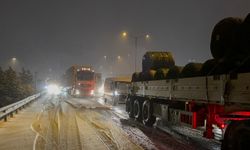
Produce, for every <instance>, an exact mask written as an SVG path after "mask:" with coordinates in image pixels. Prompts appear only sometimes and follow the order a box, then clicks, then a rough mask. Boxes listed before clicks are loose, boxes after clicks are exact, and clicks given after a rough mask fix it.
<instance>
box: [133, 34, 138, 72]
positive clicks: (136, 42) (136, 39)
mask: <svg viewBox="0 0 250 150" xmlns="http://www.w3.org/2000/svg"><path fill="white" fill-rule="evenodd" d="M134 38H135V72H136V70H137V69H136V67H137V44H138V37H137V36H136V37H134Z"/></svg>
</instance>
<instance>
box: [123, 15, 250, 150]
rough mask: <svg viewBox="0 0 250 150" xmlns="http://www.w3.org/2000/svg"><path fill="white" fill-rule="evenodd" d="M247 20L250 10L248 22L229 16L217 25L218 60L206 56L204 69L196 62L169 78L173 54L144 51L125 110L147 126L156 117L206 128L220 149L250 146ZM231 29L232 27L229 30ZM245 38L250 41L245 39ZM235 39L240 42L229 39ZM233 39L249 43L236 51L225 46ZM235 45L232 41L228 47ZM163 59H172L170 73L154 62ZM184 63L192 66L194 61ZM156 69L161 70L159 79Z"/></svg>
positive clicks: (214, 46) (213, 48)
mask: <svg viewBox="0 0 250 150" xmlns="http://www.w3.org/2000/svg"><path fill="white" fill-rule="evenodd" d="M247 21H248V22H247ZM244 23H245V24H244ZM247 23H248V25H250V15H248V17H247V18H246V19H245V21H244V22H243V21H239V20H237V19H234V18H226V19H224V20H222V21H220V22H219V23H218V24H217V25H216V26H215V29H214V31H213V34H212V40H211V51H212V55H213V56H214V63H211V61H207V63H204V64H203V66H202V68H200V72H199V71H197V69H194V67H193V70H195V71H192V69H191V71H190V70H189V71H187V70H188V69H185V67H184V68H183V70H182V71H180V73H179V75H178V73H176V74H175V76H174V77H173V76H171V77H170V76H168V73H170V72H171V71H170V70H171V68H173V64H174V63H173V61H172V57H168V56H167V55H168V54H169V53H167V54H162V53H163V52H154V53H153V52H149V53H148V54H147V53H146V54H145V55H144V58H143V61H147V59H149V61H148V62H149V63H148V62H143V65H144V66H146V67H144V66H143V69H144V71H143V72H141V73H137V74H136V73H135V74H134V75H133V77H134V79H132V83H131V87H130V89H131V91H130V94H129V96H128V98H127V100H126V111H127V112H128V114H129V116H130V117H131V118H135V119H136V120H138V121H140V122H142V123H143V124H144V125H149V126H151V125H153V124H154V122H155V121H156V117H158V118H160V120H162V123H163V125H164V124H165V123H166V124H169V123H170V124H171V123H172V124H179V125H183V126H189V127H190V128H193V129H198V128H199V129H201V128H203V129H204V132H203V136H204V137H206V138H209V139H212V138H214V139H217V140H222V149H225V150H234V149H237V150H238V149H244V148H249V147H250V59H249V58H250V46H249V45H250V42H249V39H250V38H249V37H250V32H249V31H250V26H246V24H247ZM242 24H243V25H244V26H243V25H242ZM238 25H239V26H238ZM235 26H237V27H240V28H241V29H242V28H243V29H244V30H243V29H242V30H240V31H241V33H243V35H244V36H243V37H240V39H241V40H240V42H239V41H238V40H237V39H238V37H237V36H236V35H235V33H236V32H235ZM232 29H234V32H231V31H232ZM236 31H238V30H236ZM242 31H244V32H242ZM246 33H247V34H246ZM237 35H239V34H237ZM241 35H242V34H241ZM228 36H231V37H233V38H228ZM246 37H248V38H247V39H248V42H247V40H246V39H244V38H246ZM232 39H233V40H236V41H237V42H235V43H234V41H230V40H232ZM244 40H246V41H244ZM230 42H231V43H234V44H235V45H236V46H235V45H234V46H235V47H238V45H237V44H245V45H244V47H240V46H239V47H240V48H238V49H237V50H235V49H231V51H229V50H228V49H226V50H225V49H223V48H225V44H229V43H230ZM238 42H239V43H238ZM241 42H243V43H241ZM244 42H245V43H244ZM223 44H224V45H223ZM226 46H228V45H226ZM231 46H232V45H230V44H229V46H228V47H229V48H231ZM216 49H217V51H216ZM227 50H228V51H227ZM218 51H222V52H221V53H218ZM234 51H235V53H233V52H234ZM242 53H243V54H244V55H242ZM232 55H233V56H232ZM230 56H231V57H230ZM169 58H171V59H169ZM238 58H240V59H238ZM164 59H166V60H167V61H168V62H171V63H168V62H167V61H166V65H167V64H170V65H169V66H167V67H166V68H167V69H165V70H166V71H165V72H166V73H165V74H166V75H165V74H164V72H163V71H161V70H163V69H161V70H160V71H157V70H159V68H157V65H154V64H157V62H158V64H162V63H161V62H162V61H163V60H164ZM235 59H238V60H237V61H236V60H235ZM235 62H236V63H235ZM147 65H148V66H153V69H151V70H147V68H150V67H148V66H147ZM191 65H192V64H191ZM186 66H187V67H186V68H188V67H189V68H190V64H188V65H186ZM161 67H162V66H161ZM168 67H169V68H168ZM145 68H146V69H145ZM151 68H152V67H151ZM184 70H185V71H184ZM201 70H203V71H201ZM204 70H205V71H204ZM157 72H159V73H158V77H157V79H156V77H155V75H156V74H157ZM192 72H193V74H194V75H193V76H192ZM159 74H160V75H159ZM215 129H218V130H220V131H221V133H217V131H218V130H215ZM218 134H221V136H218Z"/></svg>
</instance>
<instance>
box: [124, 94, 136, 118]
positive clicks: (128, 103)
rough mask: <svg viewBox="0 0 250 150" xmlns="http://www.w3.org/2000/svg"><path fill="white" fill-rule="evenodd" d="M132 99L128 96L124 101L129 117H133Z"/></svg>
mask: <svg viewBox="0 0 250 150" xmlns="http://www.w3.org/2000/svg"><path fill="white" fill-rule="evenodd" d="M133 105H134V100H133V99H132V97H130V96H129V97H128V99H127V101H126V111H127V112H128V115H129V117H130V118H133V117H134V110H133Z"/></svg>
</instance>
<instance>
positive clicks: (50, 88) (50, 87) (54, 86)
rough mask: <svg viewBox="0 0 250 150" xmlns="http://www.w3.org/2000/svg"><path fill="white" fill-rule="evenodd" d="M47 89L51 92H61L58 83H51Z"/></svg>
mask: <svg viewBox="0 0 250 150" xmlns="http://www.w3.org/2000/svg"><path fill="white" fill-rule="evenodd" d="M47 91H48V93H49V94H60V89H59V87H58V86H57V85H55V84H51V85H48V86H47Z"/></svg>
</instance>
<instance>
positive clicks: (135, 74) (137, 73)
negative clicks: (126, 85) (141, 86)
mask: <svg viewBox="0 0 250 150" xmlns="http://www.w3.org/2000/svg"><path fill="white" fill-rule="evenodd" d="M139 78H140V73H139V72H134V73H133V75H132V82H138V81H139Z"/></svg>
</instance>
